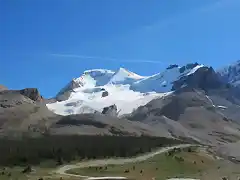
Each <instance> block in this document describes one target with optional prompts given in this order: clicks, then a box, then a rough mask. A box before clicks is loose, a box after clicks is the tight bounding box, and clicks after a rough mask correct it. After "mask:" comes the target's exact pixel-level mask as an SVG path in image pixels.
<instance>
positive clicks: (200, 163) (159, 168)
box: [68, 152, 214, 180]
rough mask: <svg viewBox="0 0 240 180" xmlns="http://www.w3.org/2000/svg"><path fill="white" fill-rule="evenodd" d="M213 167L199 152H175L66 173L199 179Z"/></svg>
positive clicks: (142, 177)
mask: <svg viewBox="0 0 240 180" xmlns="http://www.w3.org/2000/svg"><path fill="white" fill-rule="evenodd" d="M179 159H182V160H183V161H181V160H179ZM213 165H214V161H213V160H212V159H210V158H208V157H206V156H204V155H202V154H201V153H200V152H177V153H175V154H174V155H173V156H167V155H165V154H164V155H163V154H162V155H157V156H155V157H153V158H151V159H149V160H146V161H143V162H137V163H129V164H124V165H108V166H104V167H87V168H81V169H71V170H69V171H68V173H72V174H80V175H86V176H125V177H128V178H131V179H137V180H146V179H152V178H153V177H155V178H156V180H162V179H164V180H165V179H166V178H168V177H175V176H178V177H182V176H184V177H199V176H200V175H201V172H203V171H204V170H207V169H209V168H211V167H212V166H213Z"/></svg>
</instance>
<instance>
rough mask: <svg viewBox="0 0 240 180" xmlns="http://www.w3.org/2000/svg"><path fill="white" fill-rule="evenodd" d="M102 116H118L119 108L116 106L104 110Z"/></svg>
mask: <svg viewBox="0 0 240 180" xmlns="http://www.w3.org/2000/svg"><path fill="white" fill-rule="evenodd" d="M102 114H105V115H109V116H117V106H116V105H115V104H114V105H111V106H108V107H105V108H103V111H102Z"/></svg>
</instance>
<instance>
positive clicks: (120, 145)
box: [0, 135, 182, 166]
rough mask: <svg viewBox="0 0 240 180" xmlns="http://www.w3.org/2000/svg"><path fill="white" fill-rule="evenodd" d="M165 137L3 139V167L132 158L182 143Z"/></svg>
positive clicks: (1, 163) (0, 141)
mask: <svg viewBox="0 0 240 180" xmlns="http://www.w3.org/2000/svg"><path fill="white" fill-rule="evenodd" d="M179 143H182V141H179V140H174V139H168V138H164V137H148V136H142V137H127V136H62V135H61V136H60V135H59V136H44V137H38V138H28V137H25V138H22V139H6V138H4V139H0V149H1V153H0V166H26V165H39V164H40V163H41V162H44V161H52V162H53V165H62V164H63V163H65V162H67V163H69V162H72V161H80V160H82V159H96V158H108V157H131V156H135V155H137V154H140V153H144V152H149V151H151V150H152V149H155V148H158V147H162V146H169V145H173V144H179Z"/></svg>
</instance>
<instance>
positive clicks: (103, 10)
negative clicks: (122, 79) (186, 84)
mask: <svg viewBox="0 0 240 180" xmlns="http://www.w3.org/2000/svg"><path fill="white" fill-rule="evenodd" d="M238 59H240V0H21V1H19V0H0V62H1V64H0V66H1V71H0V74H1V75H0V84H3V85H5V86H7V87H9V88H11V89H21V88H25V87H37V88H39V89H40V91H41V93H42V94H43V95H44V96H46V97H51V96H54V95H55V94H56V93H57V91H59V89H61V88H62V87H63V86H64V85H65V84H66V83H67V82H69V81H70V80H71V79H72V78H73V77H79V76H80V75H81V73H82V72H83V71H84V70H86V69H93V68H106V69H113V70H115V69H118V68H119V67H124V68H127V69H129V70H131V71H134V72H137V73H139V74H142V75H150V74H153V73H157V72H159V71H161V70H163V69H164V68H166V66H167V65H168V64H173V63H176V64H180V65H183V64H185V63H188V62H196V61H197V62H200V63H204V64H206V65H211V66H213V67H215V68H219V67H222V66H224V65H225V64H229V63H231V62H234V61H236V60H238Z"/></svg>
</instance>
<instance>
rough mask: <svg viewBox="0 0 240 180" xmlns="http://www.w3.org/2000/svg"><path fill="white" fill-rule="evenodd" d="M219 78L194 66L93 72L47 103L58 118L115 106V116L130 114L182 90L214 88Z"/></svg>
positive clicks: (86, 72) (205, 68)
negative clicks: (154, 70)
mask: <svg viewBox="0 0 240 180" xmlns="http://www.w3.org/2000/svg"><path fill="white" fill-rule="evenodd" d="M220 85H221V82H220V80H219V77H218V76H217V74H216V73H215V71H214V70H213V68H211V67H207V66H204V65H202V64H198V63H190V64H186V65H185V66H182V67H180V66H178V65H170V66H169V67H167V68H166V69H165V70H164V71H163V72H160V73H157V74H154V75H152V76H141V75H138V74H136V73H134V72H131V71H129V70H127V69H124V68H119V69H118V70H117V71H112V70H107V69H93V70H87V71H84V72H83V74H82V75H81V76H80V77H78V78H75V79H72V80H71V81H70V82H69V83H68V84H67V85H66V86H65V87H64V88H63V89H62V90H61V91H60V92H59V93H58V94H57V96H56V100H57V101H58V102H55V103H51V104H47V106H48V108H49V109H50V110H52V111H54V112H55V113H57V114H60V115H69V114H81V113H93V112H99V113H101V112H102V111H103V109H104V108H105V107H109V106H112V105H116V107H117V109H118V111H119V112H118V113H117V114H119V115H123V114H128V113H131V112H132V111H133V110H134V109H136V108H137V107H139V106H142V105H145V104H146V103H148V102H149V101H151V100H152V99H154V98H157V97H162V96H165V95H166V94H169V93H171V92H174V91H177V90H181V89H182V88H200V89H204V90H206V89H214V88H218V87H220Z"/></svg>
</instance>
